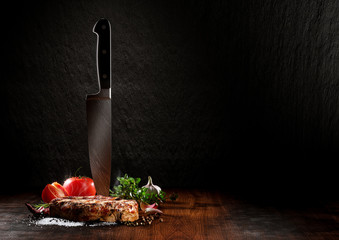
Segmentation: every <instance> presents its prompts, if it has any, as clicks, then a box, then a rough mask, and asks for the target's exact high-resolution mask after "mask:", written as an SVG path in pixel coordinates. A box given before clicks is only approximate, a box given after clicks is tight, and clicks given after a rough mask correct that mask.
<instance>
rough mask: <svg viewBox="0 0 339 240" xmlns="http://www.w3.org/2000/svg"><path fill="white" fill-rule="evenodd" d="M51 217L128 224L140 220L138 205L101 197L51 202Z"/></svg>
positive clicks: (73, 198)
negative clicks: (127, 222)
mask: <svg viewBox="0 0 339 240" xmlns="http://www.w3.org/2000/svg"><path fill="white" fill-rule="evenodd" d="M50 216H51V217H60V218H64V219H68V220H72V221H80V222H84V221H104V222H126V221H135V220H137V219H138V218H139V213H138V203H137V202H136V201H135V200H124V199H120V198H116V197H105V196H101V195H97V196H88V197H80V196H79V197H74V196H69V197H62V198H55V199H53V200H52V201H51V202H50Z"/></svg>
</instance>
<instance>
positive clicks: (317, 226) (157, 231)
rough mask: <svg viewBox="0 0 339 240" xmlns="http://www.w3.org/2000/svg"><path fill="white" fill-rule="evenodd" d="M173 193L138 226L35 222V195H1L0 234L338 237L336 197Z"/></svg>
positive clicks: (28, 236)
mask: <svg viewBox="0 0 339 240" xmlns="http://www.w3.org/2000/svg"><path fill="white" fill-rule="evenodd" d="M177 192H178V194H179V198H178V200H177V201H176V202H168V203H166V204H164V205H163V206H162V207H161V210H163V212H164V215H163V216H162V219H163V222H160V220H156V221H155V222H154V223H152V224H151V225H147V226H139V227H128V226H125V225H115V226H100V227H99V226H96V227H91V226H81V227H62V226H38V225H35V224H34V222H33V223H32V222H31V221H29V216H30V213H29V212H28V210H27V209H26V207H25V206H24V203H25V202H30V203H38V202H39V201H40V196H39V195H37V194H33V193H25V194H17V195H0V239H49V240H51V239H156V240H161V239H197V240H198V239H211V240H218V239H232V240H233V239H235V240H236V239H311V240H313V239H324V240H325V239H326V240H331V239H333V240H334V239H339V224H338V210H339V208H338V203H337V202H331V203H327V204H318V205H315V206H309V205H307V206H304V207H303V206H300V205H299V206H298V207H295V206H289V207H282V206H278V205H276V206H275V205H274V204H267V203H264V204H263V203H261V202H255V201H249V200H246V198H245V199H244V198H240V197H236V196H234V195H229V194H226V193H220V192H217V191H206V190H179V191H177Z"/></svg>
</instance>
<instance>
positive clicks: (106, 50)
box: [93, 18, 111, 89]
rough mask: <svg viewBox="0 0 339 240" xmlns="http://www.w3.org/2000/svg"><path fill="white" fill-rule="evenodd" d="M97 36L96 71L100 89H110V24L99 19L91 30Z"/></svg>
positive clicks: (105, 20)
mask: <svg viewBox="0 0 339 240" xmlns="http://www.w3.org/2000/svg"><path fill="white" fill-rule="evenodd" d="M93 32H94V33H95V34H97V36H98V40H97V71H98V78H99V83H100V89H108V88H111V24H110V23H109V21H108V20H107V19H104V18H102V19H100V20H99V21H98V22H97V23H96V24H95V25H94V28H93Z"/></svg>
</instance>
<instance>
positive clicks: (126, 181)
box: [109, 174, 178, 204]
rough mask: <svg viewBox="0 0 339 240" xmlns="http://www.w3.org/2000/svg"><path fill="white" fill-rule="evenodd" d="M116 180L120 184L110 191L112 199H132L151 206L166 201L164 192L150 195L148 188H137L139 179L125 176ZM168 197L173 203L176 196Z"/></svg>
mask: <svg viewBox="0 0 339 240" xmlns="http://www.w3.org/2000/svg"><path fill="white" fill-rule="evenodd" d="M117 180H118V181H119V182H120V184H119V185H118V186H114V187H113V190H111V189H110V190H109V191H110V196H113V197H120V198H123V199H134V200H136V201H138V202H139V203H140V202H144V203H148V204H153V203H157V204H159V203H163V202H165V201H166V199H167V198H166V193H165V192H164V191H160V193H159V194H157V193H152V192H151V193H150V192H149V191H147V190H148V188H145V187H139V186H138V184H139V183H140V181H141V179H140V178H133V177H129V176H128V175H127V174H125V175H124V176H123V177H117ZM172 195H173V194H171V195H170V199H171V200H172V201H174V200H175V199H176V198H177V197H178V194H176V195H173V196H172Z"/></svg>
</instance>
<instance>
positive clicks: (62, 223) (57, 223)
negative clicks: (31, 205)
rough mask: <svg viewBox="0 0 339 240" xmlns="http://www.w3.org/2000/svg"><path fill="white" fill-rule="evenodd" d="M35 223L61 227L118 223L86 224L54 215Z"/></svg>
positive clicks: (100, 223) (99, 224)
mask: <svg viewBox="0 0 339 240" xmlns="http://www.w3.org/2000/svg"><path fill="white" fill-rule="evenodd" d="M34 224H35V225H37V226H51V225H54V226H61V227H82V226H89V227H97V226H112V225H116V224H117V223H114V222H95V223H91V224H86V223H85V222H73V221H69V220H65V219H60V218H52V217H45V218H42V219H39V220H37V221H34Z"/></svg>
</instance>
